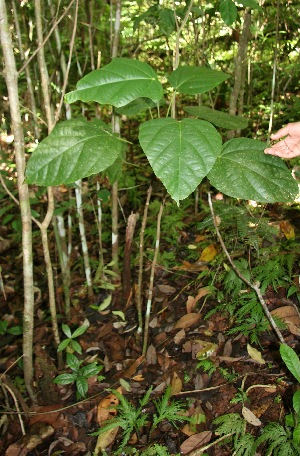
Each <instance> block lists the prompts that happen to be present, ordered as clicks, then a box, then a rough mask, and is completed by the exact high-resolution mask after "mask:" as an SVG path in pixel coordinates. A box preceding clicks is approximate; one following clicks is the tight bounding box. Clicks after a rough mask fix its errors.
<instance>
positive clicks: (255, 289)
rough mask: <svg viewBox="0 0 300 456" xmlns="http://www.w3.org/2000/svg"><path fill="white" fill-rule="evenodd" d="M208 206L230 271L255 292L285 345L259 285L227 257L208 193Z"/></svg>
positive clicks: (283, 342)
mask: <svg viewBox="0 0 300 456" xmlns="http://www.w3.org/2000/svg"><path fill="white" fill-rule="evenodd" d="M208 204H209V207H210V212H211V215H212V218H213V222H214V226H215V230H216V233H217V236H218V239H219V242H220V244H221V247H222V249H223V252H224V253H225V255H226V257H227V259H228V261H229V263H230V265H231V267H232V269H233V270H234V272H235V273H236V275H237V276H238V277H239V278H240V279H241V280H242V281H243V282H244V283H245V284H246V285H248V287H250V288H252V290H254V291H255V293H256V295H257V297H258V299H259V302H260V303H261V305H262V308H263V310H264V312H265V315H266V317H267V319H268V320H269V322H270V324H271V326H272V328H273V329H274V331H275V333H276V335H277V337H278V339H279V340H280V342H281V343H282V344H285V341H284V338H283V336H282V334H281V332H280V331H279V329H278V327H277V325H276V323H275V321H274V318H273V317H272V314H271V312H270V311H269V309H268V307H267V304H266V301H265V300H264V298H263V296H262V293H261V290H260V288H259V285H258V284H256V283H252V282H250V281H249V280H248V279H246V277H244V276H243V274H242V273H241V272H240V270H239V269H238V268H237V267H236V265H235V264H234V262H233V260H232V258H231V256H230V255H229V253H228V250H227V248H226V245H225V244H224V241H223V239H222V236H221V233H220V231H219V228H218V225H217V223H216V219H215V214H214V210H213V205H212V200H211V194H210V193H208Z"/></svg>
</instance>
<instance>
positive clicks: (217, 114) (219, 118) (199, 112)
mask: <svg viewBox="0 0 300 456" xmlns="http://www.w3.org/2000/svg"><path fill="white" fill-rule="evenodd" d="M184 110H185V111H186V112H187V113H188V114H191V115H192V116H194V117H200V119H204V120H207V121H208V122H211V123H212V124H214V125H216V126H217V127H223V128H227V129H228V130H236V129H238V128H240V129H242V128H246V127H247V125H248V121H247V119H244V118H243V117H240V116H231V115H230V114H227V112H221V111H216V110H215V109H211V108H208V107H207V106H186V107H185V108H184Z"/></svg>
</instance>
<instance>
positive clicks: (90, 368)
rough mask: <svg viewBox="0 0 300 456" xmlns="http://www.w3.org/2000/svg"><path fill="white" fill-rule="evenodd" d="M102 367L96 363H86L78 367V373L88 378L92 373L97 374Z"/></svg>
mask: <svg viewBox="0 0 300 456" xmlns="http://www.w3.org/2000/svg"><path fill="white" fill-rule="evenodd" d="M102 368H103V366H98V365H97V363H91V364H87V365H86V366H84V367H82V368H81V369H80V375H81V376H82V377H85V378H89V377H92V376H93V375H98V374H99V372H100V371H101V370H102Z"/></svg>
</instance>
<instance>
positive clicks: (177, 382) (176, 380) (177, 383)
mask: <svg viewBox="0 0 300 456" xmlns="http://www.w3.org/2000/svg"><path fill="white" fill-rule="evenodd" d="M181 390H182V381H181V378H180V377H179V376H178V374H177V373H176V372H174V374H173V378H172V381H171V396H174V394H178V393H180V392H181Z"/></svg>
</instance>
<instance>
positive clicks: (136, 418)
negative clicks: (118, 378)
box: [92, 386, 190, 456]
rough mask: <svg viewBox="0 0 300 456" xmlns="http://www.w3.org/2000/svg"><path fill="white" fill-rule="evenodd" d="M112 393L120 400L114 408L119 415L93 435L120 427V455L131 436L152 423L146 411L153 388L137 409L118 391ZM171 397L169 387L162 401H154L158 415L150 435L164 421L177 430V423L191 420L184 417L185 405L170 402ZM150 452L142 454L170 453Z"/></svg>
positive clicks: (162, 448) (163, 453)
mask: <svg viewBox="0 0 300 456" xmlns="http://www.w3.org/2000/svg"><path fill="white" fill-rule="evenodd" d="M111 391H112V393H113V394H114V395H115V396H116V397H117V398H118V400H119V404H118V405H114V408H115V409H116V410H117V412H118V415H117V416H115V417H114V418H112V419H110V420H107V422H106V424H104V426H102V427H101V429H99V431H97V432H95V433H93V434H92V435H101V434H104V433H106V432H108V431H110V430H111V429H115V428H118V427H120V428H121V429H122V431H123V432H122V441H121V444H120V446H119V449H118V450H117V452H116V454H119V453H121V452H122V451H123V449H124V448H125V446H126V445H127V443H128V441H129V439H130V437H131V435H132V434H133V433H134V432H136V434H137V435H139V434H140V432H141V429H142V428H143V427H144V426H145V425H146V424H147V423H148V422H149V421H150V419H151V417H150V414H149V413H148V412H147V411H146V410H145V407H146V406H147V405H149V402H150V395H151V392H152V388H149V390H148V391H147V392H146V394H145V396H144V397H143V398H142V399H141V400H140V401H139V406H138V407H135V406H134V405H133V404H132V403H131V402H129V401H128V399H126V397H124V396H123V395H122V394H120V393H119V392H118V391H116V390H111ZM170 397H171V387H170V386H168V388H167V389H166V391H165V393H164V394H163V396H162V397H161V398H160V399H156V400H154V401H153V404H154V406H155V408H156V412H157V413H155V414H154V417H153V422H152V426H151V430H150V434H151V433H152V432H153V431H154V429H155V428H156V427H157V426H158V425H159V423H161V422H162V421H163V420H168V421H169V422H170V423H171V424H172V425H173V426H174V427H176V428H177V422H180V423H182V422H183V421H189V420H190V418H189V417H187V416H184V415H183V414H184V413H185V408H184V405H183V404H182V403H181V402H178V401H177V402H170ZM151 448H153V447H151ZM156 449H157V448H156ZM148 450H149V449H148ZM148 450H146V452H145V454H144V453H142V455H144V456H146V455H148V454H149V455H151V454H158V455H159V454H161V455H162V456H165V455H166V456H167V455H168V453H165V452H164V451H165V449H164V447H160V448H159V450H160V453H159V452H157V453H153V452H152V450H151V452H149V453H147V451H148Z"/></svg>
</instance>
